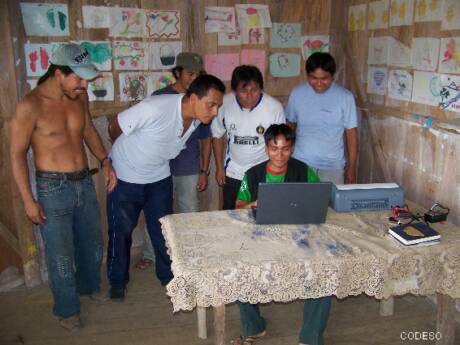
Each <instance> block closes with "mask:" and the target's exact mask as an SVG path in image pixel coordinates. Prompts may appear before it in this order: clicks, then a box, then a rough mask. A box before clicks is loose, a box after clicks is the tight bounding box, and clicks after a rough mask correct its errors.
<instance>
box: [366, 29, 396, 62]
mask: <svg viewBox="0 0 460 345" xmlns="http://www.w3.org/2000/svg"><path fill="white" fill-rule="evenodd" d="M390 39H391V37H389V36H382V37H369V44H368V54H367V64H368V65H386V64H387V63H388V55H389V51H390V48H389V45H390V43H389V41H390Z"/></svg>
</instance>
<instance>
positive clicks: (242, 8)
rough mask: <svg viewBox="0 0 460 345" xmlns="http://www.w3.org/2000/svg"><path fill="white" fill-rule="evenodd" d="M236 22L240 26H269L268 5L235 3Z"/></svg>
mask: <svg viewBox="0 0 460 345" xmlns="http://www.w3.org/2000/svg"><path fill="white" fill-rule="evenodd" d="M235 8H236V14H237V16H238V24H239V25H240V27H241V28H243V27H244V28H247V29H251V28H271V27H272V21H271V19H270V10H269V8H268V5H256V4H248V5H242V4H239V5H235Z"/></svg>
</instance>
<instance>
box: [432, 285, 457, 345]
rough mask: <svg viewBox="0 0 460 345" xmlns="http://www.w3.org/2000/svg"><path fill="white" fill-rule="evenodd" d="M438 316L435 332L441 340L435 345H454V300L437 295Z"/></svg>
mask: <svg viewBox="0 0 460 345" xmlns="http://www.w3.org/2000/svg"><path fill="white" fill-rule="evenodd" d="M436 303H437V305H438V316H437V320H436V332H439V333H437V335H438V334H440V335H441V339H439V340H438V339H437V338H436V339H437V340H436V345H454V337H455V299H453V298H452V297H449V296H447V295H443V294H439V293H438V294H437V298H436Z"/></svg>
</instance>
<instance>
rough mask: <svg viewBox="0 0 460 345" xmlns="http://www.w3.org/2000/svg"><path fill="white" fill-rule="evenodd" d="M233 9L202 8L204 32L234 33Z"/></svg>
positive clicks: (218, 7)
mask: <svg viewBox="0 0 460 345" xmlns="http://www.w3.org/2000/svg"><path fill="white" fill-rule="evenodd" d="M235 30H236V20H235V8H234V7H223V6H206V7H205V8H204V32H235Z"/></svg>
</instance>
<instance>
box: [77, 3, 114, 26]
mask: <svg viewBox="0 0 460 345" xmlns="http://www.w3.org/2000/svg"><path fill="white" fill-rule="evenodd" d="M81 12H82V16H83V27H84V28H87V29H99V28H109V27H110V12H111V8H110V7H105V6H82V7H81Z"/></svg>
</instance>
